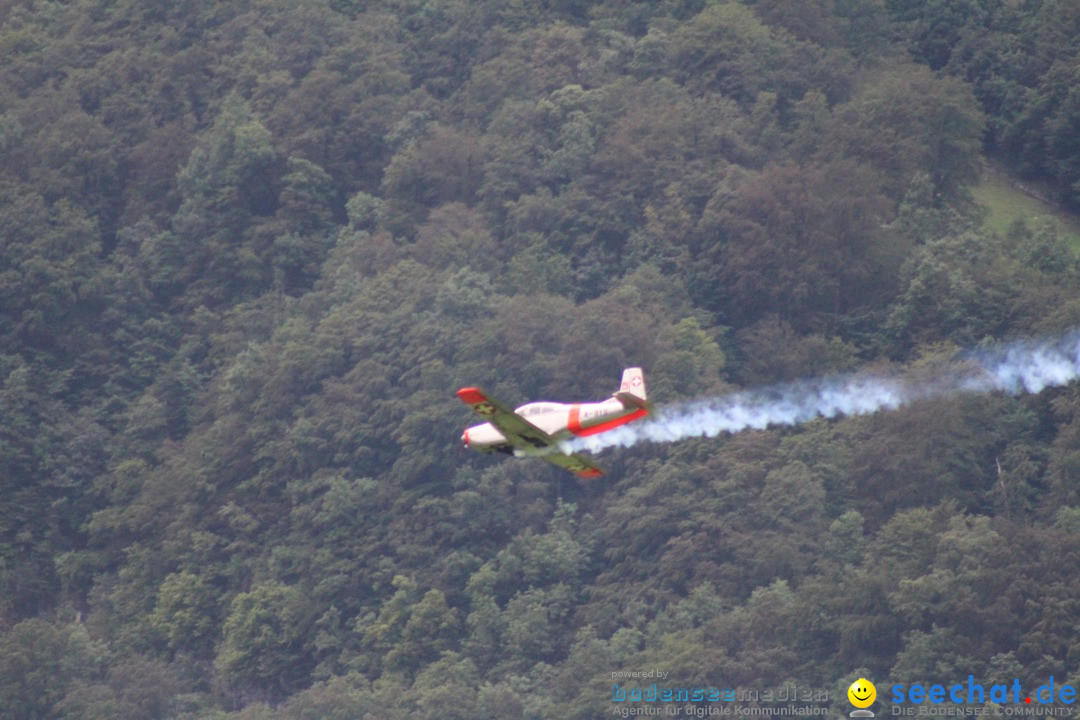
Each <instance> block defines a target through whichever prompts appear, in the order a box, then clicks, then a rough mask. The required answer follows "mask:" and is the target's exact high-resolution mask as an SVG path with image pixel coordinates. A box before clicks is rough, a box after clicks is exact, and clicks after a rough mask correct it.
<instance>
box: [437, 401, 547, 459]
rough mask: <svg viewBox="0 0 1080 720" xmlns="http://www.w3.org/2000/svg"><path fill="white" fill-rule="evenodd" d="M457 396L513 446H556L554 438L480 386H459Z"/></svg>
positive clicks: (526, 447) (544, 447) (525, 448)
mask: <svg viewBox="0 0 1080 720" xmlns="http://www.w3.org/2000/svg"><path fill="white" fill-rule="evenodd" d="M457 396H458V397H459V398H461V402H463V403H465V404H466V405H468V406H469V407H471V408H472V409H473V412H475V413H476V414H477V415H479V416H480V417H482V418H484V419H485V420H487V421H488V422H489V423H491V424H492V425H494V426H495V427H497V428H498V429H499V432H501V433H502V434H503V435H505V436H506V439H507V440H509V441H510V444H511V445H513V446H514V447H516V448H521V449H523V450H529V449H534V450H544V449H546V448H554V447H556V446H557V443H556V442H555V438H553V437H551V436H550V435H548V434H547V433H546V432H544V431H543V430H541V429H540V428H538V427H536V426H535V425H533V424H532V423H531V422H529V421H528V420H526V419H525V418H523V417H521V416H520V415H518V414H517V413H516V412H514V411H513V410H511V409H510V408H508V407H507V406H506V405H503V404H502V403H501V402H499V401H498V400H496V399H494V398H493V397H491V396H490V395H488V394H487V393H486V392H484V391H483V390H481V389H480V388H474V387H468V388H461V389H460V390H458V391H457Z"/></svg>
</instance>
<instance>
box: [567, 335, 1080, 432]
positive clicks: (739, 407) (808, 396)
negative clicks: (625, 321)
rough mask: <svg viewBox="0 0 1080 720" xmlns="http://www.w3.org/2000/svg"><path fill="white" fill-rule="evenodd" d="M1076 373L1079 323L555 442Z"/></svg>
mask: <svg viewBox="0 0 1080 720" xmlns="http://www.w3.org/2000/svg"><path fill="white" fill-rule="evenodd" d="M1077 378H1080V331H1077V330H1074V331H1071V332H1070V333H1068V334H1067V335H1065V336H1063V337H1061V338H1058V339H1056V340H1052V341H1044V342H1031V341H1026V342H1018V343H1013V344H1009V345H1000V346H997V347H992V348H988V349H983V350H979V351H975V352H969V353H965V354H963V355H962V356H960V357H958V358H957V359H956V361H955V362H953V363H951V364H950V365H949V366H948V367H946V368H942V369H939V370H937V371H933V372H930V373H927V372H925V371H923V372H919V373H912V372H909V373H906V374H899V375H898V376H895V377H880V376H874V375H868V374H858V373H857V374H853V375H844V376H837V377H832V378H824V379H817V380H806V381H802V382H796V383H789V384H786V385H776V386H772V387H766V388H761V389H756V390H745V391H741V392H736V393H731V394H729V395H722V396H719V397H713V398H707V399H704V400H696V401H692V402H687V403H680V404H676V405H670V406H667V407H665V408H660V409H659V410H658V411H657V412H656V414H655V415H654V417H653V419H652V420H649V421H646V422H644V423H639V424H631V425H623V426H622V427H619V428H616V429H614V430H611V431H608V432H605V433H602V434H599V435H593V436H590V437H584V438H574V439H572V440H568V441H565V442H563V443H561V444H560V448H561V449H562V450H563V452H567V453H570V452H577V451H579V450H593V451H595V450H602V449H603V448H608V447H630V446H631V445H636V444H637V443H639V442H642V441H649V442H673V441H675V440H682V439H685V438H691V437H715V436H716V435H719V434H720V433H725V432H727V433H734V432H739V431H740V430H748V429H761V428H765V427H768V426H770V425H797V424H799V423H803V422H806V421H808V420H812V419H814V418H818V417H821V418H833V417H837V416H840V415H865V414H868V413H873V412H877V411H878V410H894V409H896V408H898V407H901V406H903V405H907V404H909V403H912V402H914V401H916V400H924V399H928V398H934V397H943V396H948V395H956V394H961V393H969V394H970V393H991V392H1005V393H1009V394H1013V395H1017V394H1020V393H1023V392H1029V393H1037V392H1039V391H1041V390H1043V389H1044V388H1048V387H1059V386H1062V385H1066V384H1068V383H1069V382H1072V381H1073V380H1075V379H1077Z"/></svg>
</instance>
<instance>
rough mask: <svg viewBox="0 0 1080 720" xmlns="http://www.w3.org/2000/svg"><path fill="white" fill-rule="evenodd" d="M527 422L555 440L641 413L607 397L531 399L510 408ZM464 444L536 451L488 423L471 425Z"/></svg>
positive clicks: (601, 428)
mask: <svg viewBox="0 0 1080 720" xmlns="http://www.w3.org/2000/svg"><path fill="white" fill-rule="evenodd" d="M514 413H515V414H516V415H519V416H521V417H523V418H525V419H526V420H528V421H529V422H530V423H532V424H533V425H535V426H536V427H538V428H540V429H541V430H543V431H544V432H546V433H547V434H548V435H550V436H551V437H553V438H555V440H557V441H561V440H567V439H569V438H571V437H575V436H576V437H582V436H586V435H595V434H596V433H601V432H604V431H606V430H611V429H612V428H616V427H618V426H620V425H625V424H626V423H628V422H630V421H632V420H636V419H638V418H639V417H642V416H644V415H645V410H644V409H642V408H639V407H635V406H631V407H626V405H624V404H623V403H622V402H621V401H620V400H618V399H616V398H610V399H608V400H604V401H603V402H596V403H574V404H569V405H568V404H566V403H554V402H531V403H528V404H527V405H522V406H521V407H519V408H517V409H515V410H514ZM462 440H464V441H465V445H466V446H467V447H470V448H473V449H474V450H480V451H481V452H493V451H496V450H503V451H506V452H511V451H513V452H514V454H515V455H531V454H538V453H539V452H541V451H539V450H538V451H537V453H533V452H531V451H530V450H529V449H528V448H521V447H519V448H517V449H514V448H512V446H511V444H510V443H509V442H508V441H507V439H506V436H505V435H503V434H502V433H501V432H499V430H498V428H496V427H495V426H494V425H492V424H491V423H481V424H480V425H473V426H472V427H470V428H469V429H467V430H466V431H465V434H464V435H463V436H462Z"/></svg>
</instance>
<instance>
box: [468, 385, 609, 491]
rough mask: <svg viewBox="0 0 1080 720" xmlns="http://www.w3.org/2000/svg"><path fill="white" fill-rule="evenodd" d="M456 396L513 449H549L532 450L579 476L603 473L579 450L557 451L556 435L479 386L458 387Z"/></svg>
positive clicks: (597, 475) (593, 475) (586, 476)
mask: <svg viewBox="0 0 1080 720" xmlns="http://www.w3.org/2000/svg"><path fill="white" fill-rule="evenodd" d="M457 396H458V397H459V398H461V401H462V402H463V403H465V404H466V405H468V406H469V407H471V408H472V409H473V412H475V413H476V414H477V415H479V416H480V417H482V418H484V419H485V420H487V421H488V422H489V423H491V424H492V425H494V426H495V427H496V428H498V429H499V432H501V433H502V434H503V435H505V436H506V439H507V440H508V441H509V442H510V444H511V445H513V446H514V447H515V448H520V449H522V450H525V451H526V452H527V453H528V451H529V450H550V452H546V453H535V455H536V457H540V458H543V459H544V460H547V461H548V462H549V463H551V464H552V465H558V466H559V467H561V468H565V469H566V470H569V471H570V472H572V473H574V474H575V475H577V476H578V477H581V478H593V477H599V476H600V475H603V474H604V472H603V471H602V470H601V469H600V468H598V467H596V465H593V463H592V461H590V460H589V459H588V458H587V457H585V456H584V455H582V454H581V453H574V454H573V455H567V454H566V453H564V452H562V451H561V450H559V449H558V443H557V442H556V441H555V438H553V437H551V436H550V435H548V434H547V433H546V432H544V431H543V430H541V429H540V428H538V427H536V426H535V425H533V424H532V423H531V422H529V421H528V420H526V419H525V418H523V417H521V416H520V415H518V414H517V413H516V412H514V411H513V410H511V409H510V408H509V407H507V406H506V405H504V404H502V403H501V402H499V401H498V400H496V399H495V398H493V397H491V396H490V395H488V394H487V393H486V392H484V391H483V390H481V389H480V388H475V387H467V388H461V389H460V390H458V391H457ZM528 454H533V453H528Z"/></svg>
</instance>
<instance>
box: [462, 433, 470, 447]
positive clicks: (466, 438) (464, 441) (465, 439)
mask: <svg viewBox="0 0 1080 720" xmlns="http://www.w3.org/2000/svg"><path fill="white" fill-rule="evenodd" d="M461 444H462V445H464V446H465V447H469V431H468V430H466V431H465V432H463V433H462V434H461Z"/></svg>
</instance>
